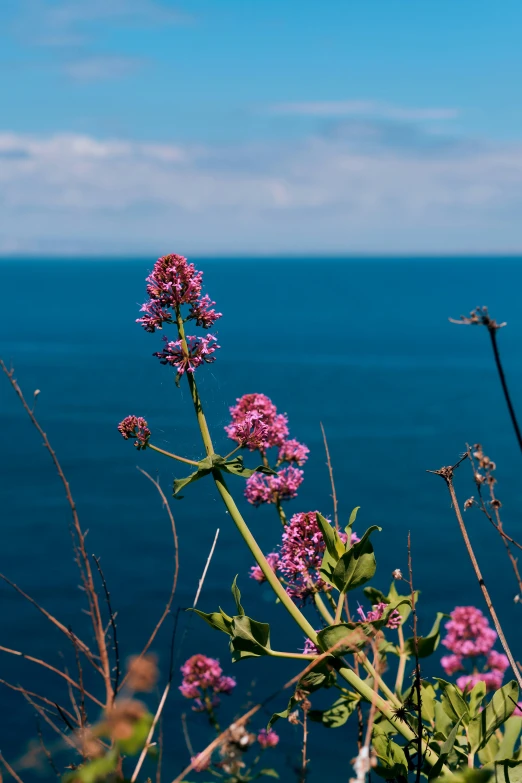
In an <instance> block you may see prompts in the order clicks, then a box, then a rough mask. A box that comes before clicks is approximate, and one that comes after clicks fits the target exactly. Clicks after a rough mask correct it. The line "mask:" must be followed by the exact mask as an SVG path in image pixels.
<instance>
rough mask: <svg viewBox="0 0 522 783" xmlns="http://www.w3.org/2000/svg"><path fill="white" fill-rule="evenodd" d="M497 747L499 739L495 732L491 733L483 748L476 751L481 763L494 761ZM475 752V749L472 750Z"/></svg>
mask: <svg viewBox="0 0 522 783" xmlns="http://www.w3.org/2000/svg"><path fill="white" fill-rule="evenodd" d="M498 749H499V741H498V739H497V737H496V735H495V734H492V735H491V737H490V738H489V739H488V741H487V742H486V744H485V745H484V747H483V748H481V749H480V750H479V752H478V757H479V761H480V762H481V764H491V763H492V762H493V761H495V758H496V755H497V753H498ZM472 752H475V751H472Z"/></svg>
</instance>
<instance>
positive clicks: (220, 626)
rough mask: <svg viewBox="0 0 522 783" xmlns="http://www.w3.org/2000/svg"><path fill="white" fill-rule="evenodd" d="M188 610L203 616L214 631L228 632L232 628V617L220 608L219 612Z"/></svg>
mask: <svg viewBox="0 0 522 783" xmlns="http://www.w3.org/2000/svg"><path fill="white" fill-rule="evenodd" d="M188 611H189V612H195V613H196V614H197V615H199V616H200V617H202V618H203V620H205V622H206V623H208V624H209V625H210V627H211V628H215V629H216V631H223V633H226V634H229V635H230V632H231V628H232V618H231V617H230V618H229V617H228V615H226V614H225V613H224V612H223V611H222V610H220V611H219V612H209V613H208V614H207V612H202V611H200V610H199V609H189V610H188Z"/></svg>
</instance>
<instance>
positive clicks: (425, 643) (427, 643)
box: [404, 612, 447, 658]
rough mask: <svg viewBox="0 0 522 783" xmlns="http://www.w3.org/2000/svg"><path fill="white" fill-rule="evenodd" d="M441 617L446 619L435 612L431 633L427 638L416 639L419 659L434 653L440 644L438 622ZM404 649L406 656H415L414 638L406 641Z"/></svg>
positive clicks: (443, 615)
mask: <svg viewBox="0 0 522 783" xmlns="http://www.w3.org/2000/svg"><path fill="white" fill-rule="evenodd" d="M443 617H447V615H446V614H444V613H443V612H437V617H436V618H435V622H434V623H433V626H432V628H431V631H430V632H429V634H428V635H427V636H419V637H417V650H418V656H419V658H427V657H428V656H429V655H431V654H432V653H434V652H435V650H436V649H437V647H438V646H439V642H440V621H441V620H442V618H443ZM404 647H405V650H406V652H407V653H408V655H410V656H412V655H415V640H414V638H413V637H412V638H410V639H406V641H405V643H404Z"/></svg>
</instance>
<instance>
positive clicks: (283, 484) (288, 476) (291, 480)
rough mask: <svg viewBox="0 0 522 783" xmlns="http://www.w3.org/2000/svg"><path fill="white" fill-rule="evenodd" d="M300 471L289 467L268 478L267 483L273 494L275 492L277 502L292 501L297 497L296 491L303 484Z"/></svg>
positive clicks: (302, 476) (302, 475)
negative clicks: (277, 498)
mask: <svg viewBox="0 0 522 783" xmlns="http://www.w3.org/2000/svg"><path fill="white" fill-rule="evenodd" d="M303 478H304V474H303V471H302V470H299V469H298V468H294V467H292V465H289V467H288V468H283V469H282V470H280V471H278V473H277V476H268V483H269V485H270V487H271V489H272V491H273V492H277V495H278V497H279V500H292V498H295V497H297V490H298V489H299V487H300V486H301V484H302V483H303Z"/></svg>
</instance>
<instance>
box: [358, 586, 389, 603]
mask: <svg viewBox="0 0 522 783" xmlns="http://www.w3.org/2000/svg"><path fill="white" fill-rule="evenodd" d="M363 593H364V595H365V596H366V598H367V599H368V600H369V602H370V603H371V605H372V606H375V605H376V604H389V603H390V600H389V598H388V596H387V595H384V593H382V592H381V591H380V590H377V588H376V587H363Z"/></svg>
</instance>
